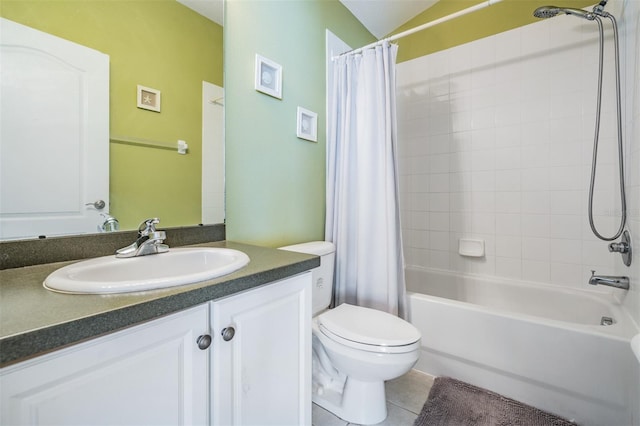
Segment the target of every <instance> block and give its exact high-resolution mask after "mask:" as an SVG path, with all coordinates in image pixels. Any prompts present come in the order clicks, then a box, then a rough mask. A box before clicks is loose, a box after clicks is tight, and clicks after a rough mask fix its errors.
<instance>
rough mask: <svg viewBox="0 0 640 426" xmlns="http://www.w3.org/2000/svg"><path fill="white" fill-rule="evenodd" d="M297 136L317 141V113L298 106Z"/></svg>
mask: <svg viewBox="0 0 640 426" xmlns="http://www.w3.org/2000/svg"><path fill="white" fill-rule="evenodd" d="M297 128H298V131H297V136H298V137H299V138H300V139H305V140H308V141H311V142H318V114H316V113H315V112H313V111H309V110H308V109H304V108H302V107H298V126H297Z"/></svg>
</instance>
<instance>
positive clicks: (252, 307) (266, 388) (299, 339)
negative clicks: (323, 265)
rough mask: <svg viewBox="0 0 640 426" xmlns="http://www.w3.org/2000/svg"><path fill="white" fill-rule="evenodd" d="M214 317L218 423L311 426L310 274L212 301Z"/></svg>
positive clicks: (213, 415)
mask: <svg viewBox="0 0 640 426" xmlns="http://www.w3.org/2000/svg"><path fill="white" fill-rule="evenodd" d="M211 315H212V330H211V331H212V337H213V345H212V348H213V351H212V353H211V360H212V371H211V381H212V390H211V397H212V403H211V418H212V424H213V425H215V426H220V425H262V426H268V425H274V426H286V425H310V424H311V273H310V272H309V273H306V274H303V275H298V276H296V277H292V278H289V279H286V280H283V281H280V282H278V283H274V284H269V285H267V286H265V287H261V288H258V289H256V290H251V291H249V292H247V293H244V294H240V295H237V296H233V297H229V298H227V299H223V300H220V301H216V302H212V308H211ZM225 329H226V330H225ZM230 329H233V330H234V332H233V334H232V333H230ZM223 330H225V331H226V339H227V340H225V336H224V335H223Z"/></svg>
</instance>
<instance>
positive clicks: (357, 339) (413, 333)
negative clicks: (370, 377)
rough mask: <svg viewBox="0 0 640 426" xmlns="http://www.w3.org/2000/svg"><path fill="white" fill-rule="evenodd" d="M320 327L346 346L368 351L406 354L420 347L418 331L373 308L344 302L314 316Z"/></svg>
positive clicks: (401, 320) (329, 336) (331, 337)
mask: <svg viewBox="0 0 640 426" xmlns="http://www.w3.org/2000/svg"><path fill="white" fill-rule="evenodd" d="M317 320H318V328H319V330H320V331H321V332H322V333H323V334H324V335H325V336H326V337H328V338H330V339H332V340H334V341H336V342H339V343H341V344H343V345H345V346H349V347H352V348H355V349H360V350H365V351H368V352H380V353H406V352H411V351H414V350H416V349H418V348H419V346H420V332H419V331H418V330H417V329H416V328H415V327H414V326H413V325H411V324H410V323H408V322H407V321H405V320H403V319H401V318H398V317H396V316H394V315H391V314H389V313H387V312H382V311H378V310H376V309H370V308H365V307H362V306H354V305H349V304H346V303H343V304H342V305H340V306H338V307H336V308H334V309H330V310H328V311H326V312H324V313H322V314H320V315H318V317H317Z"/></svg>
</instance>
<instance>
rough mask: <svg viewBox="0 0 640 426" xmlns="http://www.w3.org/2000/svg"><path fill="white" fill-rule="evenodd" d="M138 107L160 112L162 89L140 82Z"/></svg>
mask: <svg viewBox="0 0 640 426" xmlns="http://www.w3.org/2000/svg"><path fill="white" fill-rule="evenodd" d="M138 108H142V109H148V110H149V111H155V112H160V91H159V90H156V89H152V88H150V87H144V86H141V85H139V84H138Z"/></svg>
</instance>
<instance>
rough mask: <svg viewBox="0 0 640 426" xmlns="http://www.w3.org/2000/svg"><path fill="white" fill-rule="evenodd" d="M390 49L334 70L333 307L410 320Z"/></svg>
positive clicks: (330, 176)
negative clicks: (375, 311) (361, 308)
mask: <svg viewBox="0 0 640 426" xmlns="http://www.w3.org/2000/svg"><path fill="white" fill-rule="evenodd" d="M397 51H398V47H397V45H392V44H390V43H388V42H385V43H384V44H382V45H380V46H377V47H375V48H371V49H366V50H365V51H363V53H362V54H349V55H343V56H342V57H340V58H339V59H336V61H335V63H334V74H333V77H334V80H333V89H332V90H333V92H332V101H331V107H330V110H329V111H330V117H329V120H330V127H329V135H328V138H327V219H326V235H325V237H326V239H327V240H328V241H333V243H334V244H335V245H336V276H335V289H334V291H335V294H334V302H335V304H336V305H339V304H341V303H350V304H355V305H359V306H366V307H370V308H375V309H379V310H382V311H386V312H389V313H393V314H396V315H398V316H400V317H405V316H406V313H405V304H406V301H405V296H406V294H405V293H406V291H405V281H404V270H403V267H404V260H403V254H402V243H401V235H400V213H399V202H398V168H397V148H396V95H395V62H396V55H397Z"/></svg>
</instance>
